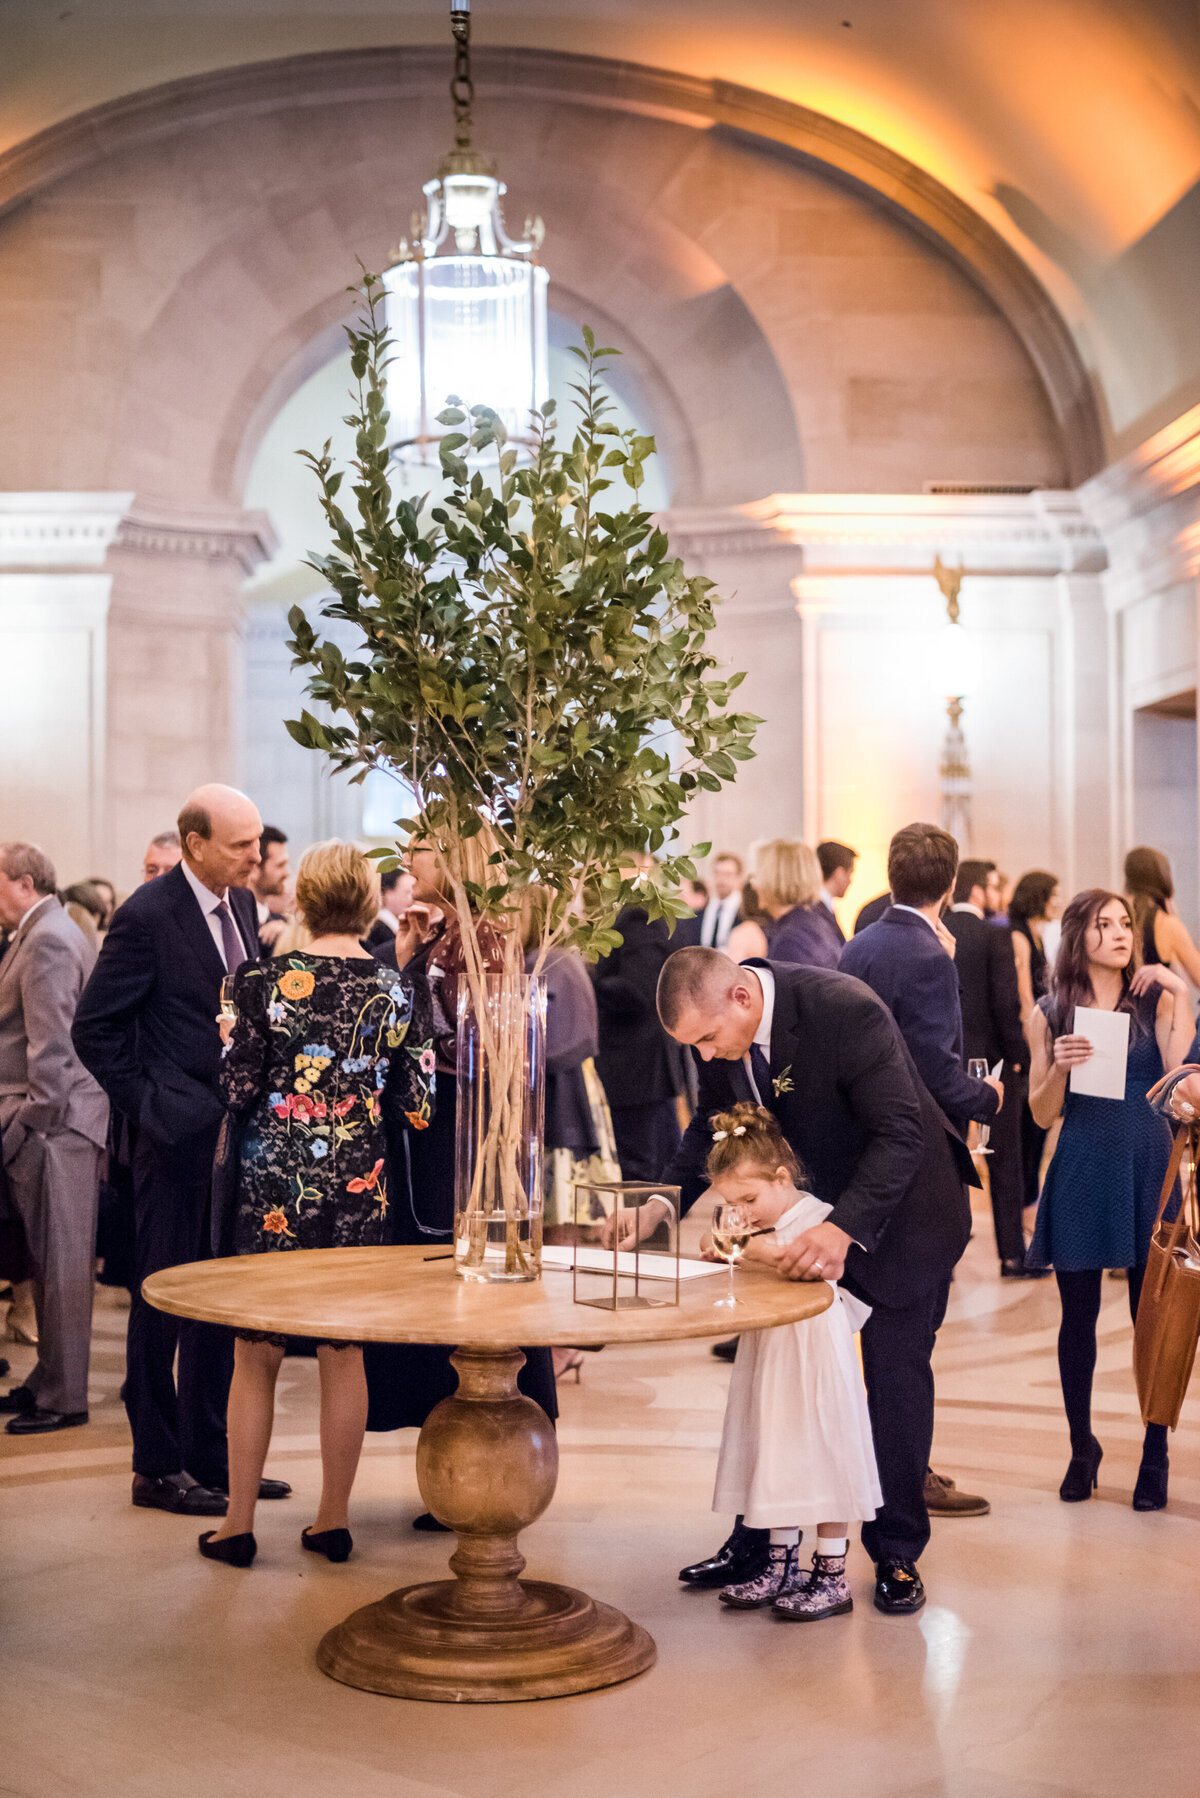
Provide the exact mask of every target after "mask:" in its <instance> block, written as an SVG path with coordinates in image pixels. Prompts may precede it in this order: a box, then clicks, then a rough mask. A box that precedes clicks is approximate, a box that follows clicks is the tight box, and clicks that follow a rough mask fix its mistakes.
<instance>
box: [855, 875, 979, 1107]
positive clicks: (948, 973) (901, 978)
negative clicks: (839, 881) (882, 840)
mask: <svg viewBox="0 0 1200 1798" xmlns="http://www.w3.org/2000/svg"><path fill="white" fill-rule="evenodd" d="M839 966H840V968H841V971H842V973H843V974H852V975H853V976H854V977H855V979H856V980H862V981H865V982H866V984H867V985H868V986H869V987H870V989H871V991H872V992H873V993H878V995H879V997H880V998H881V999H882V1000H883V1002H884V1004H885V1005H886V1006H887V1008H888V1010H889V1011H890V1012H891V1014H892V1016H893V1017H894V1018H895V1020H896V1022H897V1024H898V1025H899V1026H900V1034H901V1036H902V1037H903V1038H904V1041H905V1043H906V1044H907V1045H908V1052H909V1054H910V1055H911V1056H912V1058H913V1061H914V1062H915V1063H916V1068H917V1072H918V1074H920V1076H921V1079H922V1080H923V1081H924V1082H925V1085H926V1086H927V1087H928V1088H929V1091H930V1092H931V1093H932V1095H933V1097H934V1099H935V1100H936V1101H937V1103H938V1104H939V1105H940V1106H941V1108H942V1110H943V1111H944V1112H945V1114H946V1116H947V1117H948V1118H949V1119H950V1120H951V1122H952V1123H953V1124H954V1125H955V1127H956V1128H957V1129H960V1130H961V1129H964V1128H965V1127H966V1125H967V1124H968V1123H969V1122H970V1121H971V1120H972V1119H973V1118H974V1119H978V1121H979V1122H980V1123H986V1121H987V1120H988V1119H989V1118H992V1117H995V1115H996V1113H997V1111H998V1110H999V1109H1000V1095H999V1094H998V1093H997V1091H996V1089H995V1087H993V1086H985V1085H984V1084H983V1083H982V1081H979V1080H972V1079H971V1078H970V1076H969V1075H968V1074H967V1073H966V1072H965V1071H964V1069H963V1027H962V1010H961V1007H960V1006H959V1001H958V975H957V974H956V973H955V971H954V963H953V962H952V961H951V960H950V957H949V956H948V955H947V954H946V951H945V950H944V949H943V948H942V945H941V944H940V943H939V942H938V940H937V937H936V936H935V935H934V933H933V931H932V930H931V929H930V927H929V925H928V924H927V923H926V921H925V919H924V918H921V917H918V915H917V914H916V912H911V911H902V910H901V909H900V908H899V907H898V906H894V905H893V906H891V907H890V908H889V909H888V910H887V911H886V912H885V913H884V914H883V917H882V918H880V920H879V922H878V923H877V924H872V925H871V927H870V929H869V930H864V931H862V932H861V933H860V934H859V935H858V936H855V937H852V938H851V940H850V941H849V942H848V943H847V944H846V947H845V949H844V950H843V951H842V959H841V962H840V964H839Z"/></svg>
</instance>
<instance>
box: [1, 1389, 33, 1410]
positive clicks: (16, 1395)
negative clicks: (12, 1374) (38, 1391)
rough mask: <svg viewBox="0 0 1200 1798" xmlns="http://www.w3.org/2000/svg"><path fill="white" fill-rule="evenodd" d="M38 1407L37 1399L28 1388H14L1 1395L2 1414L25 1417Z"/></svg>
mask: <svg viewBox="0 0 1200 1798" xmlns="http://www.w3.org/2000/svg"><path fill="white" fill-rule="evenodd" d="M36 1406H37V1398H36V1397H35V1395H34V1394H33V1393H32V1392H30V1390H29V1388H28V1386H12V1387H10V1388H9V1390H8V1391H7V1392H4V1393H0V1412H4V1411H7V1412H8V1413H9V1415H10V1416H11V1415H12V1414H13V1412H15V1413H16V1415H17V1416H18V1417H24V1416H25V1413H26V1412H27V1411H32V1410H34V1409H35V1408H36Z"/></svg>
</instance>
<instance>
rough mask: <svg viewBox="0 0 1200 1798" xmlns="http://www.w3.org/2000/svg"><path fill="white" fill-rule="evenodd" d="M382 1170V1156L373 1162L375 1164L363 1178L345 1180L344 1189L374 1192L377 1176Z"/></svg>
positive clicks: (377, 1183)
mask: <svg viewBox="0 0 1200 1798" xmlns="http://www.w3.org/2000/svg"><path fill="white" fill-rule="evenodd" d="M382 1172H383V1160H382V1158H380V1160H378V1161H377V1162H376V1163H375V1166H374V1167H373V1168H372V1169H371V1171H370V1173H369V1174H367V1175H366V1176H365V1177H364V1178H363V1179H361V1180H347V1182H346V1191H347V1192H374V1191H375V1188H376V1187H377V1186H378V1185H379V1176H380V1174H381V1173H382Z"/></svg>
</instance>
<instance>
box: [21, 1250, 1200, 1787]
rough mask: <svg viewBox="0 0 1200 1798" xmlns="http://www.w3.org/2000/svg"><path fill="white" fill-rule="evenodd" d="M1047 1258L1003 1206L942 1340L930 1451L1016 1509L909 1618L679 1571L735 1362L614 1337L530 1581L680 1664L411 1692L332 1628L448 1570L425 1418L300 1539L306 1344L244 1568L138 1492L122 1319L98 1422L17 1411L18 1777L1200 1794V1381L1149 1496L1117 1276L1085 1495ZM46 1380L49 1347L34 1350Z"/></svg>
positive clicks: (933, 1574)
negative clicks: (504, 1687)
mask: <svg viewBox="0 0 1200 1798" xmlns="http://www.w3.org/2000/svg"><path fill="white" fill-rule="evenodd" d="M1056 1310H1057V1307H1056V1301H1055V1293H1054V1288H1053V1285H1052V1283H1051V1282H1049V1281H1046V1282H1040V1283H1031V1284H1023V1283H1014V1284H1005V1285H1001V1284H1000V1282H999V1281H998V1279H997V1278H996V1277H995V1259H994V1254H993V1251H992V1246H991V1240H990V1228H989V1226H988V1224H987V1222H986V1220H985V1219H984V1218H983V1217H979V1218H977V1229H976V1235H975V1240H974V1241H973V1242H972V1244H971V1247H970V1249H969V1251H968V1254H967V1257H966V1259H965V1261H964V1263H963V1266H962V1268H961V1270H960V1275H959V1279H958V1281H957V1283H956V1286H955V1291H954V1296H953V1299H952V1302H951V1307H950V1312H949V1316H948V1319H947V1322H946V1325H945V1327H944V1329H943V1331H942V1336H941V1340H940V1344H939V1348H938V1357H937V1373H938V1411H937V1440H936V1449H935V1465H936V1466H937V1467H938V1468H940V1469H942V1470H944V1471H946V1472H948V1473H952V1474H953V1475H955V1476H956V1477H957V1478H958V1480H959V1483H960V1484H961V1485H964V1486H967V1487H969V1488H971V1489H974V1490H979V1491H983V1492H985V1493H986V1494H987V1495H988V1497H989V1498H990V1499H991V1501H992V1514H991V1516H990V1517H988V1518H986V1519H982V1520H963V1521H944V1522H937V1523H935V1525H934V1536H933V1541H932V1543H931V1545H930V1548H929V1551H928V1553H927V1555H926V1558H925V1560H924V1561H923V1563H922V1567H923V1571H924V1574H925V1578H926V1582H927V1585H928V1588H929V1595H930V1602H929V1604H928V1606H927V1608H926V1609H925V1611H924V1612H923V1613H922V1614H921V1615H920V1616H919V1617H918V1618H915V1619H904V1620H901V1619H890V1618H885V1617H881V1616H880V1615H878V1613H876V1612H875V1610H874V1609H873V1608H872V1606H871V1602H870V1594H871V1583H870V1569H869V1566H868V1564H867V1562H866V1560H865V1557H863V1555H862V1553H861V1550H856V1551H854V1552H853V1553H852V1573H853V1577H854V1582H855V1592H856V1601H857V1609H856V1610H855V1611H854V1613H853V1614H852V1615H851V1616H846V1617H841V1618H837V1619H834V1620H831V1621H829V1622H826V1623H822V1624H819V1625H817V1626H815V1627H812V1628H807V1629H800V1628H789V1627H788V1626H786V1625H784V1624H780V1623H778V1622H776V1621H774V1620H773V1619H772V1618H770V1616H769V1615H768V1616H763V1615H759V1614H755V1613H741V1614H727V1613H723V1612H722V1611H721V1609H720V1608H719V1606H718V1605H717V1602H716V1600H715V1598H714V1597H713V1596H711V1595H704V1594H696V1593H688V1592H686V1591H684V1590H682V1589H681V1588H680V1587H679V1586H678V1585H677V1583H676V1581H675V1577H674V1574H675V1570H676V1568H677V1567H679V1566H680V1565H681V1564H682V1563H684V1562H685V1561H690V1560H692V1559H694V1558H695V1557H696V1556H698V1555H699V1554H701V1553H702V1552H705V1551H707V1550H708V1549H710V1548H711V1547H713V1546H715V1544H716V1543H717V1542H718V1541H719V1540H720V1537H721V1535H722V1534H723V1529H722V1526H721V1522H720V1521H718V1520H714V1519H713V1518H712V1516H711V1514H710V1512H709V1503H710V1496H711V1484H712V1475H713V1466H714V1459H715V1450H716V1445H717V1440H718V1435H719V1430H720V1423H721V1411H722V1406H723V1402H724V1391H725V1386H726V1384H727V1381H728V1371H727V1369H725V1368H724V1367H722V1366H721V1365H720V1364H718V1363H717V1362H715V1361H714V1360H713V1359H712V1358H711V1356H710V1354H709V1352H708V1349H707V1347H706V1346H705V1345H704V1344H702V1343H684V1344H679V1345H677V1346H669V1347H647V1348H636V1347H631V1348H624V1349H620V1350H611V1349H610V1350H606V1351H605V1352H604V1353H603V1354H602V1355H599V1356H589V1357H588V1358H587V1364H586V1366H585V1369H584V1374H583V1382H582V1384H581V1385H579V1386H575V1385H574V1384H570V1385H567V1386H565V1387H564V1388H563V1390H562V1411H563V1415H562V1425H561V1440H562V1448H563V1458H562V1473H561V1479H560V1483H559V1488H558V1494H557V1497H556V1499H555V1501H554V1503H553V1505H552V1507H551V1509H550V1510H549V1512H548V1513H547V1515H546V1516H545V1517H544V1518H543V1519H542V1520H541V1521H540V1522H539V1523H538V1524H536V1525H535V1526H534V1527H533V1528H532V1529H531V1530H529V1531H528V1533H527V1535H526V1536H525V1537H524V1538H523V1546H524V1549H525V1553H526V1555H527V1557H528V1560H529V1563H530V1569H531V1571H535V1572H538V1573H541V1574H544V1575H546V1576H548V1577H551V1578H555V1579H561V1580H565V1581H567V1582H569V1583H570V1584H573V1585H578V1586H582V1587H583V1588H584V1589H585V1590H587V1591H590V1592H592V1593H593V1594H594V1595H595V1596H597V1597H600V1598H604V1599H607V1600H609V1601H610V1602H612V1603H615V1604H617V1605H619V1606H621V1607H622V1608H623V1609H625V1610H626V1611H628V1612H629V1613H630V1614H631V1615H632V1616H633V1617H635V1618H637V1619H638V1620H639V1621H640V1622H642V1623H643V1624H645V1625H646V1626H647V1627H648V1628H649V1629H650V1630H651V1632H652V1633H653V1635H654V1636H655V1638H656V1640H657V1643H658V1650H659V1656H658V1664H657V1666H656V1667H655V1668H654V1669H653V1670H652V1671H651V1672H650V1673H648V1674H646V1675H644V1676H643V1677H642V1678H640V1679H637V1680H634V1681H632V1682H631V1683H629V1684H627V1685H625V1686H620V1687H615V1688H612V1689H610V1690H608V1691H604V1692H598V1693H593V1694H589V1695H587V1696H584V1697H579V1698H570V1699H560V1700H556V1701H551V1702H548V1703H541V1704H523V1705H510V1706H487V1707H482V1706H481V1707H477V1708H475V1707H463V1708H455V1707H449V1706H441V1705H432V1704H411V1703H404V1702H399V1701H396V1700H393V1699H387V1698H378V1697H372V1696H369V1695H368V1694H365V1693H361V1692H357V1691H353V1690H350V1689H348V1688H346V1687H343V1686H339V1685H336V1684H334V1683H332V1682H331V1681H330V1680H328V1679H326V1678H324V1677H323V1676H322V1675H321V1674H320V1673H319V1672H318V1671H317V1669H316V1666H315V1665H314V1661H313V1649H314V1646H315V1644H316V1642H317V1639H318V1638H319V1636H320V1635H321V1634H322V1632H323V1631H324V1630H325V1629H326V1628H327V1627H328V1626H329V1625H330V1624H332V1623H333V1622H335V1621H337V1620H338V1619H340V1618H341V1617H342V1616H344V1615H345V1614H346V1613H347V1612H348V1611H350V1610H351V1609H353V1608H354V1607H355V1606H357V1605H359V1604H362V1603H364V1602H366V1601H368V1600H370V1599H371V1598H374V1597H377V1596H379V1595H380V1594H381V1593H382V1592H384V1591H386V1590H387V1589H389V1588H390V1587H391V1586H394V1585H398V1584H402V1583H408V1582H410V1581H416V1580H420V1579H423V1578H429V1577H438V1576H440V1573H441V1570H442V1568H443V1567H444V1564H445V1558H446V1553H447V1544H446V1539H445V1538H438V1537H428V1536H421V1535H414V1534H413V1533H412V1532H411V1531H410V1529H409V1527H408V1525H409V1521H410V1519H411V1518H412V1516H413V1515H414V1514H415V1513H416V1512H417V1511H418V1510H420V1509H421V1505H420V1501H419V1498H418V1495H417V1490H416V1482H415V1478H414V1471H413V1451H414V1438H413V1437H412V1435H411V1433H409V1434H406V1435H405V1436H402V1437H384V1438H379V1437H374V1438H368V1447H367V1452H366V1454H365V1457H364V1461H363V1466H362V1473H361V1476H360V1480H359V1485H358V1488H357V1491H356V1505H355V1513H354V1517H353V1528H354V1535H355V1542H356V1549H355V1554H354V1557H353V1559H352V1560H351V1561H350V1562H349V1563H348V1564H347V1565H346V1566H342V1567H333V1566H329V1565H328V1564H327V1563H325V1562H322V1561H317V1560H316V1558H315V1557H313V1556H310V1555H302V1554H301V1553H300V1551H299V1548H298V1545H297V1540H296V1538H297V1535H298V1532H299V1529H300V1526H301V1524H302V1523H303V1522H305V1521H306V1520H308V1519H309V1518H310V1517H311V1515H312V1507H313V1505H314V1502H315V1496H316V1492H317V1489H318V1484H319V1465H318V1458H317V1454H316V1448H317V1439H316V1434H315V1431H316V1404H315V1368H314V1365H313V1363H311V1362H308V1361H294V1360H292V1361H288V1362H287V1363H285V1368H284V1373H283V1376H282V1381H281V1402H280V1407H279V1416H278V1421H277V1433H276V1439H275V1444H274V1448H273V1451H272V1455H271V1459H270V1462H269V1467H270V1468H271V1470H272V1471H274V1472H275V1473H277V1474H280V1475H284V1476H286V1477H287V1478H288V1479H289V1480H291V1481H292V1483H293V1484H294V1486H295V1496H294V1498H293V1499H292V1500H290V1501H289V1502H287V1503H285V1504H278V1505H267V1506H264V1507H262V1509H261V1510H260V1513H259V1529H258V1536H259V1559H258V1562H257V1563H256V1565H255V1567H254V1568H253V1570H252V1571H250V1572H249V1573H242V1572H236V1571H234V1570H232V1569H227V1568H224V1567H214V1566H212V1565H211V1564H210V1563H207V1562H204V1561H202V1560H201V1559H200V1558H199V1556H198V1555H197V1553H196V1549H195V1537H196V1533H197V1527H198V1526H197V1525H196V1523H195V1522H189V1521H186V1520H184V1519H179V1518H173V1517H167V1516H163V1515H161V1514H159V1513H156V1512H150V1511H140V1510H134V1509H133V1508H132V1507H131V1506H130V1504H129V1473H128V1435H127V1431H126V1427H125V1418H124V1413H123V1411H122V1409H121V1406H120V1403H119V1400H118V1396H117V1395H118V1388H119V1386H120V1381H121V1372H122V1340H123V1331H124V1314H123V1312H122V1311H121V1310H120V1309H119V1307H118V1306H117V1305H116V1303H115V1302H114V1298H113V1295H112V1294H104V1295H103V1296H102V1300H101V1304H100V1306H99V1309H98V1311H97V1315H96V1328H95V1353H94V1356H93V1363H92V1366H93V1393H92V1422H91V1424H90V1425H89V1426H88V1427H87V1428H86V1429H82V1430H77V1431H72V1432H70V1433H68V1434H64V1435H56V1436H50V1437H47V1438H43V1439H34V1440H28V1441H20V1440H16V1439H12V1438H8V1437H5V1436H2V1435H0V1795H3V1798H59V1795H60V1794H62V1795H65V1794H68V1793H70V1794H73V1795H74V1794H88V1795H91V1794H96V1795H103V1798H108V1795H109V1794H113V1795H114V1798H115V1795H116V1794H121V1795H122V1798H143V1795H146V1798H148V1795H149V1794H160V1793H163V1792H171V1793H183V1794H187V1795H189V1798H190V1795H191V1794H204V1795H206V1798H224V1795H225V1794H230V1795H231V1798H232V1795H234V1794H236V1795H237V1798H317V1795H320V1798H385V1795H386V1798H675V1795H676V1794H679V1795H680V1798H684V1795H686V1798H725V1795H726V1794H729V1793H735V1792H738V1791H741V1790H746V1791H750V1792H752V1793H754V1795H755V1798H784V1795H785V1794H786V1795H787V1798H791V1794H794V1793H796V1792H805V1793H811V1794H814V1795H819V1798H1056V1795H1057V1798H1065V1795H1066V1794H1072V1795H1074V1794H1079V1795H1081V1798H1082V1795H1086V1798H1109V1795H1111V1798H1129V1795H1130V1794H1140V1793H1143V1792H1153V1793H1155V1794H1157V1795H1159V1798H1163V1795H1167V1798H1189V1795H1191V1794H1195V1793H1198V1792H1200V1770H1197V1757H1196V1742H1197V1724H1198V1720H1200V1698H1198V1694H1200V1683H1198V1675H1200V1603H1198V1602H1197V1601H1198V1600H1200V1403H1197V1401H1196V1400H1193V1401H1191V1404H1190V1409H1189V1411H1187V1412H1185V1419H1184V1423H1183V1425H1182V1427H1181V1428H1180V1430H1179V1432H1178V1435H1177V1436H1176V1437H1175V1438H1174V1439H1173V1442H1172V1478H1171V1504H1170V1508H1169V1509H1168V1510H1167V1511H1166V1512H1164V1513H1162V1514H1159V1515H1151V1516H1140V1515H1138V1514H1136V1513H1135V1512H1134V1511H1133V1510H1132V1509H1131V1508H1130V1503H1129V1498H1130V1493H1131V1490H1132V1485H1133V1477H1134V1471H1135V1466H1136V1458H1137V1443H1138V1437H1139V1426H1138V1422H1137V1417H1136V1407H1135V1401H1134V1396H1133V1388H1132V1381H1131V1377H1130V1373H1129V1347H1130V1339H1129V1327H1128V1312H1127V1304H1126V1294H1125V1287H1124V1286H1123V1285H1122V1284H1119V1283H1118V1282H1116V1281H1112V1282H1108V1283H1106V1287H1105V1303H1104V1310H1103V1314H1102V1318H1101V1338H1102V1340H1101V1357H1100V1371H1099V1376H1098V1381H1097V1400H1096V1419H1097V1421H1096V1427H1097V1432H1098V1434H1099V1435H1100V1437H1101V1439H1102V1440H1103V1443H1104V1447H1105V1459H1104V1464H1103V1468H1102V1473H1101V1483H1100V1490H1099V1493H1098V1495H1097V1497H1096V1498H1095V1499H1094V1500H1093V1501H1091V1502H1090V1503H1088V1504H1084V1505H1078V1506H1065V1505H1063V1504H1061V1503H1060V1502H1059V1500H1058V1497H1057V1485H1058V1481H1059V1479H1060V1478H1061V1476H1062V1472H1063V1469H1064V1467H1065V1465H1066V1458H1067V1448H1066V1441H1065V1432H1064V1427H1063V1421H1062V1415H1061V1411H1060V1405H1059V1397H1058V1389H1057V1380H1056V1374H1055V1367H1054V1335H1055V1328H1056ZM5 1352H6V1353H8V1355H9V1358H10V1359H11V1360H12V1362H13V1367H14V1371H15V1373H16V1374H17V1375H18V1376H19V1375H20V1374H21V1372H22V1371H23V1370H24V1369H25V1368H27V1366H28V1365H29V1353H30V1352H29V1351H28V1350H25V1349H21V1348H19V1347H16V1346H15V1345H8V1346H7V1348H6V1351H5Z"/></svg>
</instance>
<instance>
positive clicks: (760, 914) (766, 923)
mask: <svg viewBox="0 0 1200 1798" xmlns="http://www.w3.org/2000/svg"><path fill="white" fill-rule="evenodd" d="M770 928H771V917H770V914H769V913H768V912H766V911H764V909H763V903H762V900H761V899H760V898H759V896H758V888H757V886H756V885H755V884H754V879H753V877H751V878H750V879H749V880H745V881H743V882H742V915H741V918H740V920H739V921H738V923H736V924H735V925H734V927H733V929H732V930H731V931H730V933H729V941H728V942H727V943H726V945H725V953H726V955H728V956H729V958H730V960H731V961H737V962H742V961H749V960H750V959H751V958H752V957H753V956H756V955H757V956H759V957H762V956H765V955H766V953H767V932H768V930H769V929H770ZM701 947H703V944H702V945H701Z"/></svg>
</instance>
